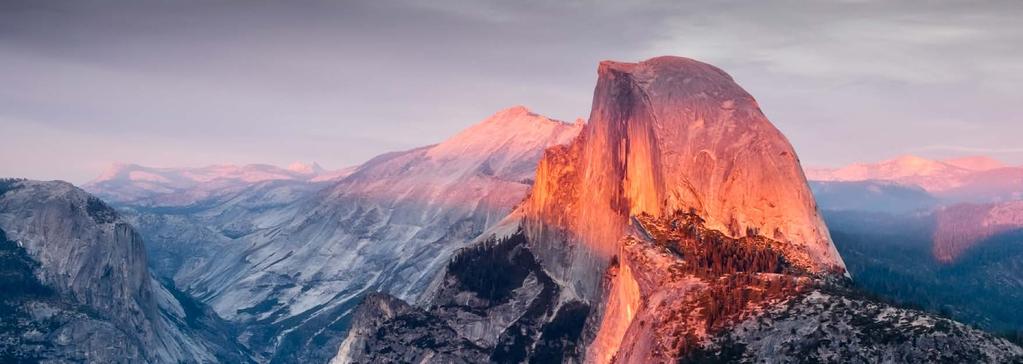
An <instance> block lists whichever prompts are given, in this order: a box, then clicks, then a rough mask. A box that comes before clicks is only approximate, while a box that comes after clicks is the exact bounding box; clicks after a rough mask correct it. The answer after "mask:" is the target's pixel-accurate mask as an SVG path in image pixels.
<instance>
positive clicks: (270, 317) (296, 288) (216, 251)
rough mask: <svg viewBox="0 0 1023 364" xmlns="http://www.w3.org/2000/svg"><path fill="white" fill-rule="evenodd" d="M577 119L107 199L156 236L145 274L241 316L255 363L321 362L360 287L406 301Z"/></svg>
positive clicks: (487, 125) (568, 134)
mask: <svg viewBox="0 0 1023 364" xmlns="http://www.w3.org/2000/svg"><path fill="white" fill-rule="evenodd" d="M581 128H582V124H581V123H576V124H566V123H562V122H559V121H555V120H551V119H548V118H545V117H543V116H540V115H537V114H534V113H532V112H530V111H529V110H527V109H526V108H524V107H521V106H519V107H513V108H510V109H507V110H504V111H501V112H498V113H497V114H495V115H493V116H491V117H490V118H488V119H486V120H484V121H483V122H481V123H479V124H477V125H475V126H473V127H470V128H469V129H467V130H465V131H463V132H461V133H459V134H458V135H455V136H453V137H452V138H450V139H448V140H446V141H444V142H442V143H440V144H437V145H432V146H427V147H423V148H417V149H413V150H409V151H404V152H396V153H388V154H384V155H381V156H379V157H377V158H374V159H372V160H370V161H368V162H366V163H365V164H363V165H361V166H359V167H357V168H355V169H353V170H352V171H350V173H348V174H347V175H345V176H343V177H341V178H337V179H335V180H333V181H330V182H318V180H316V179H306V180H297V179H274V180H265V181H264V180H260V181H258V182H254V183H249V184H247V185H243V186H242V187H240V188H232V189H228V190H218V191H217V192H216V193H212V194H207V195H205V196H206V197H205V198H202V199H198V200H196V201H193V202H189V203H187V204H175V203H174V201H170V202H168V201H165V200H157V199H155V198H149V199H144V200H133V201H128V202H127V203H121V204H119V205H118V206H119V208H121V210H122V211H125V212H126V214H127V215H129V216H130V218H131V220H132V221H133V222H135V223H137V224H138V225H139V226H140V231H141V232H142V233H143V234H144V235H145V236H146V237H147V239H148V240H153V241H155V242H157V244H155V248H154V249H151V253H153V256H154V257H156V260H157V261H156V264H155V265H154V266H155V268H156V270H157V271H158V272H160V273H161V274H163V275H165V276H167V277H173V279H174V281H175V282H176V283H177V285H178V286H179V287H180V288H181V289H182V290H184V291H186V292H188V293H190V294H193V295H195V296H196V297H198V298H199V299H200V300H201V301H203V302H205V303H208V304H210V305H211V306H212V307H213V308H214V309H215V310H216V311H217V312H218V313H219V314H220V315H222V316H223V317H224V318H226V319H229V320H231V321H233V322H235V323H238V324H241V325H244V327H245V330H244V331H243V332H241V333H240V334H239V337H240V340H242V341H243V343H245V344H246V345H247V346H248V347H250V348H252V349H253V350H254V351H256V355H257V360H260V361H273V362H317V361H320V362H326V361H328V360H329V359H330V358H331V357H332V356H333V355H334V354H335V353H336V351H337V347H338V345H339V343H340V341H341V339H342V338H343V335H344V333H345V332H346V331H347V328H348V325H349V321H350V319H351V317H352V314H353V312H354V308H355V305H356V304H357V303H358V302H360V301H361V300H362V298H363V296H365V295H366V294H368V293H369V292H373V291H383V292H388V293H392V294H395V295H397V296H398V297H401V298H402V299H408V300H415V299H416V298H417V297H418V296H419V295H420V294H421V293H422V292H423V291H424V290H426V289H427V286H428V285H429V284H430V283H431V282H432V280H433V278H434V277H435V276H436V274H437V273H438V271H439V270H441V268H443V267H444V265H445V263H446V262H447V260H448V259H449V258H450V256H451V254H452V253H453V252H454V251H455V250H457V249H458V248H461V247H463V246H464V245H465V244H467V243H468V242H470V241H471V240H472V239H474V238H475V237H476V236H478V235H479V234H480V233H482V232H483V231H484V230H486V229H488V228H490V227H492V226H493V225H494V224H496V223H497V222H499V221H500V220H501V218H503V217H504V216H505V215H507V214H508V213H509V212H510V211H511V210H512V208H514V207H515V206H516V204H518V203H520V202H521V201H522V199H523V198H525V197H526V194H527V192H528V190H529V188H530V186H531V185H532V183H533V178H534V176H535V173H536V172H535V171H536V164H537V161H538V160H539V159H540V158H541V156H542V155H543V151H544V150H545V149H546V148H547V147H550V146H554V145H559V144H564V143H567V142H569V141H570V140H572V139H573V138H574V137H575V136H576V135H577V134H578V132H579V130H580V129H581ZM296 169H297V168H296ZM139 201H141V202H139Z"/></svg>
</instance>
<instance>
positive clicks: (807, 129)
mask: <svg viewBox="0 0 1023 364" xmlns="http://www.w3.org/2000/svg"><path fill="white" fill-rule="evenodd" d="M1018 4H1019V3H1018V2H1014V1H1005V2H986V3H984V4H983V5H978V4H973V3H961V2H929V3H927V5H926V6H923V5H920V4H918V3H917V4H911V3H902V2H887V1H876V2H875V1H854V2H831V1H820V2H806V1H786V0H776V1H762V2H749V3H743V2H720V1H692V2H676V1H640V2H613V1H590V0H575V1H560V2H547V1H532V0H527V1H516V2H503V1H468V0H451V1H430V2H413V1H395V0H383V1H373V2H362V1H326V0H309V1H283V0H269V1H259V2H242V1H233V0H218V1H196V0H184V1H163V0H151V1H80V2H57V1H49V0H43V1H24V0H9V1H4V2H0V84H3V85H4V86H5V87H3V88H0V129H2V131H3V132H4V134H7V135H12V133H9V132H7V130H12V129H15V128H17V129H18V135H19V137H20V138H21V140H19V145H21V146H23V147H25V146H26V145H29V144H32V145H51V146H52V147H51V148H50V149H48V152H47V153H38V154H36V155H34V156H33V158H36V159H37V160H34V161H32V163H21V162H17V163H15V162H12V161H10V160H0V174H2V175H30V176H40V177H48V178H66V179H71V180H73V181H84V180H88V179H90V178H92V177H93V176H94V175H95V174H97V173H99V172H100V169H99V168H97V169H96V170H95V171H93V172H89V170H87V169H86V168H84V167H83V168H76V169H68V168H66V166H67V164H68V163H73V164H74V165H76V166H93V165H103V164H105V163H108V162H112V161H115V160H120V161H131V162H138V163H142V164H160V165H167V164H183V163H190V164H213V163H255V162H264V163H287V162H290V161H293V160H307V161H309V160H315V161H318V162H320V163H321V164H323V165H324V166H327V167H333V168H337V167H342V166H347V165H352V164H356V163H359V162H361V161H364V160H366V159H368V158H370V157H371V156H373V155H376V154H379V153H383V152H387V151H392V150H396V149H404V148H410V147H415V146H420V145H425V144H431V143H436V142H438V141H441V140H443V139H444V138H446V137H448V136H450V135H452V134H454V133H455V132H457V131H458V130H461V129H463V128H465V127H466V126H468V125H470V124H473V123H475V122H477V121H479V120H482V119H483V118H485V117H486V116H488V115H490V114H491V113H493V112H494V111H496V110H499V109H502V108H505V107H507V106H509V105H516V104H524V105H527V106H529V107H530V108H531V109H533V110H535V111H537V112H539V113H542V114H545V115H548V116H551V117H555V118H558V119H564V120H574V119H575V118H576V117H580V116H582V117H585V116H586V115H587V113H588V112H589V109H590V105H589V103H590V97H591V95H592V91H593V83H594V80H595V77H596V76H595V70H596V65H597V63H598V62H599V61H600V60H603V59H616V60H626V61H630V60H631V61H635V60H641V59H645V58H648V57H652V56H658V55H664V54H675V55H681V56H687V57H692V58H696V59H699V60H703V61H707V62H710V63H714V64H715V65H718V66H720V67H721V68H723V69H724V70H726V71H727V72H729V73H731V74H732V75H733V76H734V77H735V78H736V80H738V82H739V83H740V84H741V85H742V86H743V87H745V88H746V89H747V90H749V91H750V93H751V94H753V95H754V96H755V97H757V99H758V101H760V103H761V105H762V106H763V109H764V111H765V112H766V113H767V114H768V116H769V117H770V118H771V120H772V121H773V122H774V123H775V124H776V125H778V126H779V128H780V129H782V131H783V132H785V133H786V135H787V136H788V137H789V139H790V140H791V141H792V142H793V144H795V146H796V149H797V150H798V151H799V153H800V156H801V157H802V158H803V159H804V160H805V161H810V162H814V163H821V164H824V163H826V164H833V163H840V162H848V161H850V159H853V158H857V159H858V158H866V159H877V158H881V157H887V156H890V155H893V154H896V153H899V152H901V151H904V150H905V149H906V148H907V147H908V146H913V145H984V146H991V147H992V148H1011V147H1013V146H1014V145H1017V144H1018V141H1017V140H1014V139H1016V138H1015V137H1014V135H1020V134H1023V125H1020V123H1018V122H1017V120H1018V112H1017V111H1016V110H1015V108H1014V106H1015V105H1017V104H1018V101H1019V94H1018V85H1019V83H1020V82H1023V66H1020V65H1023V48H1021V47H1019V46H1018V44H1021V43H1023V25H1020V23H1019V22H1018V19H1019V18H1021V17H1023V11H1021V10H1023V9H1021V8H1023V7H1021V6H1019V5H1018ZM935 120H939V121H940V120H946V121H948V120H952V121H954V122H936V121H935ZM58 136H59V138H61V139H60V140H62V141H64V142H61V143H47V140H51V139H52V138H57V137H58ZM86 146H88V147H86ZM104 146H105V147H104ZM33 150H37V151H38V150H39V148H35V147H33ZM114 151H116V153H115V152H114ZM935 152H938V151H935ZM175 156H178V160H175V159H174V158H175ZM1020 160H1021V161H1023V158H1021V159H1020Z"/></svg>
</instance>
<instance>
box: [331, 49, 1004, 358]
mask: <svg viewBox="0 0 1023 364" xmlns="http://www.w3.org/2000/svg"><path fill="white" fill-rule="evenodd" d="M536 176H537V177H536V183H535V185H534V187H533V189H532V191H531V192H530V195H529V198H527V199H526V200H525V201H523V202H522V204H520V205H519V207H517V208H516V209H515V211H514V212H513V213H512V214H511V215H509V216H508V217H507V218H505V219H504V221H502V222H501V223H500V224H497V225H496V226H495V227H494V228H493V229H491V230H490V231H488V232H487V233H485V234H483V235H482V236H481V237H480V238H478V239H477V240H476V242H475V243H474V244H473V245H471V246H468V247H466V248H464V249H461V250H460V251H459V252H458V253H457V254H456V255H455V256H454V257H453V258H452V259H451V260H449V261H448V262H447V265H446V269H445V270H444V273H443V275H441V276H438V278H437V279H436V280H435V281H434V282H433V284H432V285H431V288H430V291H429V293H428V294H427V295H425V297H424V298H423V299H422V300H420V301H418V302H413V304H409V303H406V302H403V301H402V300H400V299H398V298H400V297H397V298H396V297H393V296H391V295H386V294H374V295H370V296H367V298H366V300H365V301H364V302H363V303H362V304H361V305H360V306H359V308H358V309H357V310H356V314H355V317H354V319H353V320H354V321H353V324H352V328H351V330H350V331H349V334H348V336H347V337H346V338H345V340H344V342H343V343H342V344H341V347H340V348H339V350H338V352H337V355H336V356H335V357H334V359H333V362H335V363H348V362H358V363H363V362H424V361H433V360H435V361H441V362H481V361H489V362H500V363H503V362H595V363H602V362H628V363H645V362H672V361H687V360H694V361H699V360H703V359H708V360H712V361H721V360H725V361H739V362H753V361H766V362H776V361H777V362H782V361H787V360H794V359H795V358H799V359H796V360H803V359H806V360H813V358H817V359H819V360H821V361H843V360H850V361H851V360H862V361H865V362H874V361H878V362H880V361H885V360H892V359H891V358H895V357H901V358H921V360H927V359H929V358H934V357H936V356H940V357H942V358H949V359H950V360H953V361H955V360H980V361H989V362H996V361H1002V360H1019V359H1020V356H1021V355H1023V349H1020V348H1019V347H1017V346H1015V345H1013V344H1011V343H1009V342H1007V341H1005V340H1002V339H996V338H993V337H991V336H990V335H986V334H983V333H981V332H978V331H976V330H972V329H969V328H967V327H965V326H963V325H952V326H951V327H952V328H951V330H953V331H954V332H955V335H954V336H951V337H954V338H950V335H949V333H948V332H947V330H946V329H948V327H947V326H945V325H946V324H948V325H951V324H949V323H948V321H947V320H940V319H937V318H933V317H931V316H928V315H927V314H925V313H922V312H916V311H912V310H907V309H901V308H895V307H891V306H889V305H885V304H883V303H878V302H874V301H871V300H869V299H866V298H863V297H860V296H857V295H856V294H855V293H854V291H852V290H850V289H848V288H847V287H848V284H849V283H848V277H847V275H846V274H845V273H846V271H845V265H844V263H843V261H842V259H841V257H840V256H839V255H838V252H837V251H836V250H835V247H834V245H833V244H832V242H831V237H830V234H829V232H828V230H827V227H826V226H825V225H824V223H823V221H822V218H821V216H820V215H819V214H818V212H817V206H816V203H815V201H814V199H813V196H812V195H811V193H810V189H809V187H808V186H807V182H806V180H805V178H804V177H803V172H802V168H801V167H800V165H799V161H798V158H797V157H796V155H795V153H794V151H793V150H792V147H791V146H790V145H789V143H788V141H787V140H786V139H785V138H784V136H782V134H781V133H780V132H779V131H778V130H777V129H775V128H774V127H773V126H772V125H771V124H770V122H769V121H767V119H766V118H765V117H764V116H763V114H762V113H761V111H760V109H759V107H758V106H757V104H756V102H755V101H754V100H753V98H752V97H751V96H750V95H749V94H747V93H746V92H745V91H743V90H742V89H741V88H740V87H739V86H738V85H736V84H735V82H734V81H733V80H732V78H731V77H730V76H728V75H727V74H726V73H724V72H723V71H721V70H719V69H717V68H715V67H713V66H710V65H707V64H704V63H700V62H697V61H693V60H690V59H686V58H679V57H658V58H654V59H650V60H647V61H643V62H639V63H620V62H609V61H605V62H602V63H601V64H600V67H599V68H598V81H597V86H596V90H595V92H594V101H593V107H592V111H591V114H590V120H589V122H588V123H587V124H586V126H585V127H584V128H583V130H582V131H581V132H580V135H579V137H578V138H576V139H575V140H574V141H573V142H572V143H571V144H568V145H564V146H556V147H552V148H550V149H548V151H547V152H546V153H545V155H544V158H543V159H542V160H541V161H540V164H539V166H538V167H537V172H536ZM838 303H842V304H838ZM879 314H883V315H884V317H882V319H878V317H880V316H879ZM889 315H890V316H889ZM823 318H835V319H836V321H835V322H836V323H839V324H838V326H837V327H833V324H832V323H830V322H825V321H824V320H823ZM889 318H891V319H889ZM760 319H763V320H772V321H777V322H783V325H782V326H781V327H789V328H792V330H791V331H789V332H787V333H785V338H784V339H783V341H781V342H776V341H771V342H764V341H761V339H762V338H763V336H759V335H757V334H758V333H757V332H753V335H744V334H743V333H744V332H747V331H751V330H758V329H759V330H762V331H761V332H763V333H768V332H767V331H763V329H764V328H763V326H762V325H757V324H756V322H757V321H756V320H760ZM909 319H912V320H919V322H920V324H919V325H918V324H916V323H907V322H905V320H909ZM814 320H820V321H814ZM937 322H941V323H942V324H940V325H939V324H936V323H937ZM797 327H798V330H797ZM879 333H884V334H886V335H889V336H880V337H878V336H872V335H878V334H879ZM777 336H778V335H775V336H771V337H777ZM732 337H737V338H736V339H729V338H732ZM885 337H901V338H912V342H909V341H899V342H896V341H891V342H889V341H886V340H884V339H883V338H885ZM731 343H737V344H734V345H733V344H731ZM747 343H748V345H747ZM775 343H779V344H785V346H784V347H778V348H777V350H776V351H775V352H770V351H766V350H771V349H772V347H773V346H775V345H774V344H775ZM965 343H969V344H965ZM974 343H977V344H979V345H973V344H974ZM850 344H852V346H850ZM953 344H954V345H953ZM938 347H940V348H942V349H943V350H945V351H944V352H942V353H941V354H935V353H934V348H938ZM851 348H857V349H851ZM796 349H798V350H796ZM818 349H820V350H818ZM721 358H725V359H721Z"/></svg>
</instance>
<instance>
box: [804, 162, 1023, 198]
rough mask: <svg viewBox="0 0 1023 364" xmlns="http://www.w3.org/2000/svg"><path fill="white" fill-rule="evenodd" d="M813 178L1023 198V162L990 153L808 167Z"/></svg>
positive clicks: (941, 194)
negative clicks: (1006, 161) (1006, 160)
mask: <svg viewBox="0 0 1023 364" xmlns="http://www.w3.org/2000/svg"><path fill="white" fill-rule="evenodd" d="M806 178H807V179H809V180H811V181H827V182H859V181H890V182H897V183H900V184H904V185H908V186H917V187H920V188H922V189H924V190H925V191H927V192H929V193H931V194H932V195H934V196H935V197H938V198H940V199H942V200H945V201H947V202H975V203H977V202H1000V201H1012V200H1019V199H1023V166H1007V165H1005V164H1004V163H1002V162H999V161H997V160H994V159H992V158H988V157H982V156H975V157H966V158H958V159H948V160H932V159H926V158H921V157H916V156H902V157H899V158H896V159H892V160H886V161H881V162H877V163H856V164H851V165H848V166H845V167H841V168H807V169H806Z"/></svg>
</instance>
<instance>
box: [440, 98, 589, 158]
mask: <svg viewBox="0 0 1023 364" xmlns="http://www.w3.org/2000/svg"><path fill="white" fill-rule="evenodd" d="M580 129H582V125H577V124H568V123H564V122H562V121H558V120H554V119H551V118H548V117H545V116H542V115H539V114H536V113H534V112H532V111H530V110H529V109H527V108H526V107H524V106H513V107H510V108H507V109H504V110H501V111H498V112H497V113H495V114H493V115H491V116H490V117H488V118H486V119H485V120H483V121H482V122H479V123H477V124H476V125H473V126H471V127H469V128H467V129H465V130H463V131H462V132H461V133H458V134H456V135H455V136H452V137H451V138H448V139H447V140H445V141H443V142H441V143H440V144H437V145H436V146H434V147H432V148H431V149H430V151H429V152H428V155H429V156H430V157H433V158H438V159H461V160H466V161H468V160H469V159H471V158H466V157H471V156H478V157H480V158H491V159H493V158H494V156H495V155H505V156H515V155H518V154H520V153H535V152H536V151H537V150H542V149H543V147H544V146H548V145H559V144H565V143H567V142H568V141H570V140H571V139H572V138H574V137H575V135H576V134H578V131H579V130H580ZM494 167H496V166H494Z"/></svg>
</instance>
